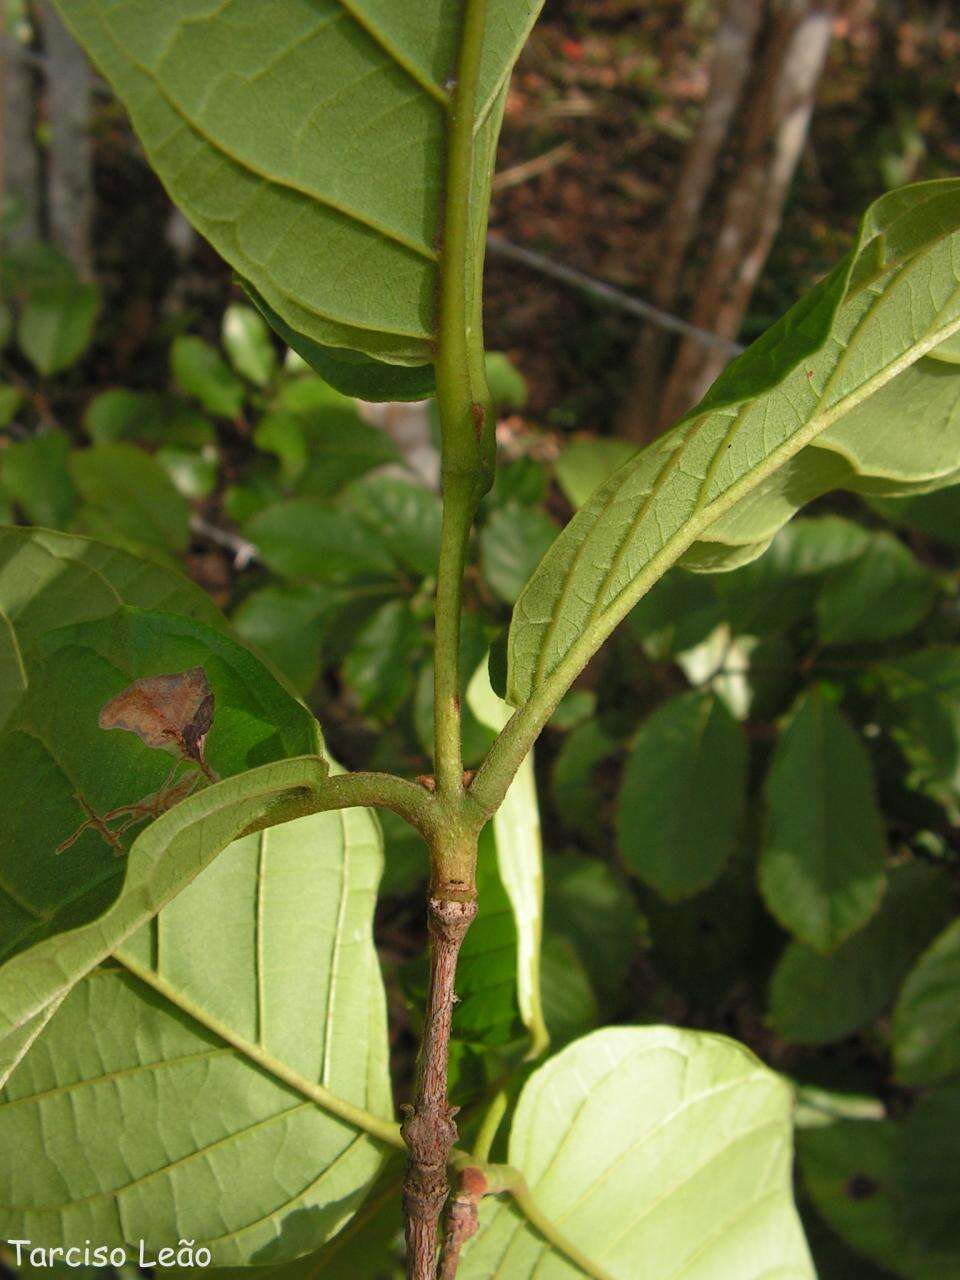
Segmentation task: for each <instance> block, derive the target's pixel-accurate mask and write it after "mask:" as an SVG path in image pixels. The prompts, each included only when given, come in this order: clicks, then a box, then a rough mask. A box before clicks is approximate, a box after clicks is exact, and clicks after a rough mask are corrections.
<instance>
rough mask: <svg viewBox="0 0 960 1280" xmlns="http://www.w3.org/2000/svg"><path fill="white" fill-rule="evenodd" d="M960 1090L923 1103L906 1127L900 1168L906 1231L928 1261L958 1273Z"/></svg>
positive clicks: (948, 1089)
mask: <svg viewBox="0 0 960 1280" xmlns="http://www.w3.org/2000/svg"><path fill="white" fill-rule="evenodd" d="M958 1143H960V1084H956V1083H955V1084H950V1085H946V1086H944V1087H943V1088H940V1089H935V1090H933V1092H931V1093H927V1094H926V1095H925V1096H924V1097H922V1098H920V1100H919V1101H918V1102H917V1104H916V1106H915V1107H914V1109H913V1111H912V1112H911V1113H910V1115H909V1116H908V1117H907V1119H906V1120H905V1121H904V1124H903V1131H902V1134H901V1137H900V1143H899V1147H900V1150H899V1152H898V1155H899V1159H898V1162H897V1164H898V1167H897V1184H898V1190H899V1191H900V1193H901V1195H902V1196H903V1207H904V1220H905V1223H906V1227H907V1230H908V1231H909V1232H910V1233H911V1235H912V1236H914V1237H915V1238H916V1239H917V1241H918V1242H919V1244H920V1245H921V1247H922V1249H923V1252H924V1255H925V1256H926V1257H931V1258H932V1257H938V1256H939V1257H941V1258H943V1259H944V1261H945V1263H946V1264H947V1265H948V1266H949V1267H951V1268H953V1269H955V1270H957V1271H960V1222H958V1221H957V1213H958V1211H960V1167H958V1164H957V1145H958Z"/></svg>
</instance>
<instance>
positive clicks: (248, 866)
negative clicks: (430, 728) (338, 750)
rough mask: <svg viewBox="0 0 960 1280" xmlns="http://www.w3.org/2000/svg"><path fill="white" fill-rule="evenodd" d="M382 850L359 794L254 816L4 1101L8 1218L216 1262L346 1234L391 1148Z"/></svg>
mask: <svg viewBox="0 0 960 1280" xmlns="http://www.w3.org/2000/svg"><path fill="white" fill-rule="evenodd" d="M240 781H241V780H240V779H234V780H231V782H232V783H239V782H240ZM222 785H224V786H230V785H231V783H226V784H222ZM207 794H208V795H210V794H212V792H211V793H207ZM197 799H201V797H197ZM189 803H193V802H188V804H189ZM175 816H176V812H174V813H171V814H170V815H168V820H170V819H173V818H174V817H175ZM159 825H160V824H159V823H158V824H157V826H159ZM151 831H152V832H155V831H156V827H154V828H152V829H151ZM195 852H199V851H195ZM172 854H173V851H172V850H171V849H169V848H168V849H167V851H166V854H165V857H166V858H168V859H169V858H170V857H171V856H172ZM181 857H182V855H181ZM381 859H382V855H381V849H380V841H379V833H378V830H377V826H376V823H375V821H374V820H373V818H372V817H371V816H370V815H369V814H368V813H367V812H366V811H364V810H356V809H355V810H351V811H349V812H347V813H330V814H316V815H312V816H310V817H305V818H301V819H299V820H298V821H295V822H292V823H288V824H287V825H285V826H282V827H278V828H273V829H270V830H265V831H262V832H260V833H259V834H257V835H251V836H247V837H245V838H243V839H241V840H239V841H237V843H235V844H234V845H232V846H231V848H230V849H229V851H228V852H227V853H226V854H225V856H224V857H223V858H220V859H218V860H217V861H215V862H214V863H213V864H212V865H210V866H208V867H206V869H205V870H204V871H203V873H202V874H201V875H200V876H199V877H198V878H197V879H196V880H195V882H194V883H193V884H192V885H190V887H189V888H186V889H184V891H183V892H182V893H180V894H179V896H178V897H177V898H176V900H175V901H173V902H170V903H169V904H168V905H167V906H165V907H164V908H163V910H162V911H161V912H160V914H159V915H158V916H157V917H156V919H154V920H153V921H152V922H151V923H149V924H147V925H145V926H144V927H143V928H141V929H140V930H139V931H138V932H137V933H135V934H133V936H131V937H128V938H126V940H123V941H122V945H120V946H119V947H115V950H114V956H113V958H112V959H111V960H109V961H107V962H106V964H104V965H103V966H102V967H101V968H99V969H96V970H94V971H92V972H90V973H89V974H88V975H87V977H86V978H84V979H83V980H82V981H81V982H79V983H78V984H77V985H76V986H75V987H74V989H73V990H72V991H71V992H70V994H69V995H68V996H67V998H66V999H65V1001H64V1002H63V1004H62V1006H61V1007H60V1008H59V1010H58V1011H57V1012H56V1013H55V1014H54V1016H53V1018H52V1019H51V1020H50V1022H49V1024H48V1026H47V1027H46V1028H45V1029H44V1031H43V1033H42V1037H41V1038H40V1039H39V1041H38V1042H37V1043H36V1044H35V1045H34V1047H33V1049H32V1050H31V1051H30V1052H28V1053H27V1054H26V1056H25V1057H24V1058H23V1060H22V1062H21V1063H20V1065H19V1066H18V1068H17V1069H16V1071H15V1072H14V1074H13V1076H12V1077H11V1079H10V1082H9V1084H8V1086H7V1089H6V1092H5V1093H4V1095H3V1101H2V1103H0V1135H2V1136H0V1202H2V1204H3V1206H4V1208H3V1209H2V1210H0V1232H2V1234H3V1235H4V1236H8V1237H9V1236H18V1237H20V1236H24V1237H28V1238H31V1239H33V1240H35V1241H37V1242H38V1243H39V1242H40V1241H43V1242H44V1243H45V1244H46V1245H48V1246H49V1245H56V1244H59V1245H67V1244H72V1243H73V1242H75V1241H76V1240H83V1239H84V1238H88V1237H89V1238H95V1239H96V1240H98V1241H100V1242H103V1243H108V1244H111V1245H120V1244H123V1243H125V1242H129V1241H130V1240H131V1239H143V1240H145V1241H147V1242H148V1243H149V1244H150V1246H151V1247H152V1248H153V1249H154V1250H156V1249H159V1248H162V1247H164V1246H165V1245H167V1244H169V1243H170V1242H172V1241H176V1240H178V1239H180V1238H184V1239H191V1240H193V1241H194V1242H195V1244H196V1246H199V1245H201V1244H206V1245H207V1246H208V1247H209V1248H210V1250H211V1252H212V1254H213V1263H214V1265H215V1266H230V1265H234V1266H239V1265H249V1264H251V1263H254V1262H256V1263H260V1264H263V1263H269V1262H279V1261H283V1260H288V1259H293V1258H296V1257H297V1256H299V1255H300V1254H302V1253H304V1252H307V1251H309V1250H311V1249H316V1248H317V1247H318V1246H319V1245H321V1244H322V1243H323V1242H324V1241H325V1240H327V1239H329V1238H330V1237H331V1236H333V1235H335V1234H336V1233H337V1232H338V1231H339V1230H340V1229H341V1228H342V1227H343V1225H344V1224H345V1223H346V1222H348V1221H349V1219H350V1217H351V1216H352V1214H353V1212H354V1211H355V1210H356V1209H357V1208H358V1207H359V1205H360V1203H361V1201H362V1199H363V1197H364V1196H365V1194H366V1191H367V1189H368V1187H369V1186H370V1184H371V1183H372V1182H373V1180H374V1179H375V1177H376V1175H377V1173H378V1171H379V1169H380V1167H381V1164H382V1161H383V1152H384V1147H383V1145H382V1142H381V1141H377V1139H376V1138H375V1137H373V1136H371V1135H370V1133H369V1132H367V1131H366V1129H365V1125H364V1113H368V1114H369V1117H370V1120H371V1121H372V1122H373V1124H374V1126H375V1127H376V1128H378V1129H380V1130H383V1131H384V1132H388V1131H390V1130H391V1128H392V1126H391V1123H390V1122H391V1120H392V1099H391V1094H390V1081H389V1074H388V1055H387V1038H386V1016H385V1001H384V993H383V986H382V982H381V979H380V973H379V967H378V964H377V957H376V953H375V951H374V948H373V940H372V929H371V924H372V917H373V908H374V903H375V898H376V887H377V881H378V879H379V874H380V868H381ZM200 865H202V864H200ZM158 869H159V867H158ZM198 869H199V866H198V865H196V864H195V865H194V868H193V870H194V872H196V870H198ZM158 905H159V904H158ZM305 919H309V921H310V922H311V927H310V928H309V929H304V928H303V921H304V920H305ZM127 933H128V934H129V933H130V930H129V928H128V929H127ZM211 938H216V940H217V941H216V945H215V946H211V944H210V940H211ZM113 941H114V943H116V942H121V939H119V938H115V939H113ZM305 975H309V980H305ZM187 1098H189V1099H190V1106H189V1107H185V1106H184V1101H185V1099H187ZM354 1111H358V1112H359V1115H358V1116H357V1117H356V1118H354V1115H353V1112H354ZM41 1135H43V1136H42V1139H41ZM238 1170H243V1174H242V1176H238ZM53 1206H56V1207H53Z"/></svg>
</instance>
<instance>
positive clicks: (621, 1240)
mask: <svg viewBox="0 0 960 1280" xmlns="http://www.w3.org/2000/svg"><path fill="white" fill-rule="evenodd" d="M791 1112H792V1097H791V1093H790V1089H789V1087H788V1086H787V1084H786V1083H785V1082H784V1081H783V1080H782V1079H781V1078H780V1077H779V1076H777V1075H775V1074H774V1073H773V1072H772V1071H768V1070H767V1069H766V1067H764V1066H763V1065H762V1064H761V1063H760V1062H759V1061H758V1060H757V1059H756V1058H754V1057H753V1055H752V1054H750V1053H749V1052H748V1051H747V1050H746V1049H743V1048H742V1047H741V1046H740V1045H738V1044H736V1043H735V1042H734V1041H732V1040H727V1039H725V1038H724V1037H722V1036H714V1035H707V1034H703V1033H699V1032H693V1031H678V1030H674V1029H672V1028H668V1027H642V1028H640V1027H623V1028H619V1027H618V1028H607V1029H605V1030H603V1031H596V1032H594V1033H593V1034H592V1035H589V1036H586V1037H585V1038H584V1039H582V1040H578V1041H576V1042H575V1043H574V1044H572V1045H569V1046H568V1047H567V1048H566V1049H564V1050H563V1052H562V1053H559V1054H557V1056H556V1057H554V1058H552V1059H551V1060H550V1061H549V1062H548V1063H547V1064H546V1065H545V1066H543V1067H541V1068H540V1069H539V1070H538V1071H537V1072H535V1073H534V1075H533V1076H531V1078H530V1079H529V1080H528V1081H527V1084H526V1085H525V1086H524V1089H523V1092H522V1094H521V1096H520V1101H519V1103H518V1106H517V1110H516V1112H515V1114H514V1118H513V1125H512V1128H511V1132H510V1149H509V1161H510V1163H511V1164H512V1165H513V1166H514V1167H515V1168H517V1169H519V1170H520V1172H521V1173H522V1174H523V1175H524V1177H525V1179H526V1182H527V1184H528V1186H529V1189H530V1193H531V1196H532V1198H533V1200H534V1201H535V1202H536V1205H537V1207H538V1209H539V1210H540V1211H541V1212H542V1213H543V1214H544V1216H545V1217H546V1218H547V1219H549V1220H550V1222H551V1223H553V1224H554V1225H555V1226H556V1227H557V1228H558V1229H559V1231H561V1232H562V1233H563V1235H564V1236H565V1237H567V1238H568V1239H569V1240H570V1241H571V1242H572V1243H573V1244H574V1245H575V1246H576V1247H577V1248H578V1249H579V1250H581V1251H582V1252H583V1253H584V1254H585V1255H586V1256H587V1257H588V1258H589V1259H590V1260H591V1262H592V1263H593V1264H594V1266H595V1267H596V1268H597V1269H596V1270H595V1271H593V1272H592V1274H594V1275H600V1274H602V1275H604V1276H608V1277H611V1280H636V1277H637V1275H638V1272H637V1259H642V1260H643V1263H642V1265H643V1276H644V1280H674V1277H678V1276H680V1275H681V1274H682V1275H684V1276H688V1275H689V1277H690V1280H694V1277H697V1278H698V1280H699V1277H704V1280H706V1277H709V1278H710V1280H760V1278H761V1277H765V1276H770V1277H772V1276H777V1277H778V1278H779V1277H782V1278H783V1280H812V1278H813V1274H814V1273H813V1267H812V1263H811V1261H810V1256H809V1253H808V1251H807V1247H806V1243H805V1241H804V1238H803V1231H802V1229H801V1227H800V1222H799V1219H798V1217H797V1214H796V1210H795V1209H794V1206H793V1195H792V1187H791V1167H790V1166H791V1129H792V1117H791ZM480 1223H481V1226H480V1233H479V1235H477V1236H476V1237H475V1239H474V1240H473V1241H471V1243H470V1244H469V1245H468V1246H467V1247H466V1249H465V1250H464V1255H463V1262H462V1264H461V1269H460V1272H459V1273H458V1274H459V1275H460V1276H462V1278H463V1280H487V1277H490V1276H493V1275H496V1274H498V1273H499V1274H500V1275H501V1276H509V1277H510V1280H532V1278H533V1277H534V1276H536V1280H568V1278H570V1280H572V1277H573V1276H579V1275H581V1274H582V1269H581V1268H579V1267H576V1266H574V1265H573V1264H572V1263H571V1262H569V1261H567V1259H566V1258H565V1256H564V1254H563V1252H562V1251H561V1249H560V1248H559V1247H557V1246H556V1245H554V1244H552V1243H551V1242H550V1240H549V1238H548V1237H547V1236H545V1235H544V1233H543V1232H542V1231H538V1230H536V1229H534V1228H533V1227H532V1226H531V1225H530V1224H529V1223H528V1222H526V1221H525V1220H524V1217H523V1214H522V1212H521V1208H520V1207H518V1206H517V1205H516V1204H515V1203H513V1202H511V1201H510V1200H509V1199H508V1198H507V1197H500V1198H498V1199H496V1200H493V1199H492V1198H490V1199H487V1200H484V1202H483V1203H482V1205H481V1209H480Z"/></svg>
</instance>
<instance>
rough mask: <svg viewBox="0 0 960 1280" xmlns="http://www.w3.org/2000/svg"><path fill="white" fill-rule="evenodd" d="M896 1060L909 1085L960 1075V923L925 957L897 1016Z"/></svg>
mask: <svg viewBox="0 0 960 1280" xmlns="http://www.w3.org/2000/svg"><path fill="white" fill-rule="evenodd" d="M893 1058H894V1062H895V1064H896V1070H897V1077H898V1079H900V1080H902V1081H903V1082H904V1083H905V1084H910V1085H920V1086H923V1085H932V1084H938V1083H940V1082H941V1081H942V1080H946V1079H949V1077H950V1076H954V1075H960V920H955V921H954V922H953V924H951V925H949V926H948V928H946V929H945V930H944V931H943V933H941V934H940V936H939V937H938V938H936V939H935V940H934V942H933V943H932V944H931V945H930V947H929V949H928V950H927V951H925V952H924V953H923V955H922V956H921V957H920V959H919V961H918V962H917V964H916V966H915V967H914V968H913V969H912V970H911V972H910V973H909V975H908V976H907V980H906V982H905V983H904V984H903V990H902V991H901V992H900V996H899V999H898V1000H897V1005H896V1008H895V1009H894V1011H893Z"/></svg>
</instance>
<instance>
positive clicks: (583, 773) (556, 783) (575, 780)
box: [551, 719, 619, 835]
mask: <svg viewBox="0 0 960 1280" xmlns="http://www.w3.org/2000/svg"><path fill="white" fill-rule="evenodd" d="M618 750H619V744H618V743H617V742H616V741H615V740H614V739H613V738H611V737H610V735H609V734H608V733H607V731H606V730H605V729H604V728H603V726H602V725H601V724H600V722H599V721H598V720H595V719H594V720H588V721H587V722H586V724H582V725H578V726H577V728H576V729H574V730H573V731H572V732H571V733H568V734H567V735H566V737H565V738H564V740H563V745H562V746H561V748H560V751H559V753H558V754H557V759H556V762H555V763H554V766H553V779H552V788H551V789H552V792H553V803H554V805H555V807H556V810H557V813H558V814H559V815H560V818H561V820H562V821H563V823H564V825H565V826H568V827H570V828H571V830H573V831H578V832H581V833H585V834H587V835H589V834H590V833H591V832H592V831H593V830H594V829H595V827H596V817H597V802H598V791H597V772H598V770H599V769H600V766H601V765H602V764H603V763H604V762H605V761H607V760H609V759H610V758H611V757H612V756H614V755H616V754H617V752H618Z"/></svg>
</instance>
